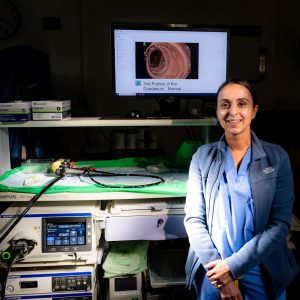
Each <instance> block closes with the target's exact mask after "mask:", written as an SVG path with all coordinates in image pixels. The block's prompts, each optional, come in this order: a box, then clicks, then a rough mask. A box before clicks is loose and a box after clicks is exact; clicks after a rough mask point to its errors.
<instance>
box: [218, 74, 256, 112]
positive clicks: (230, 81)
mask: <svg viewBox="0 0 300 300" xmlns="http://www.w3.org/2000/svg"><path fill="white" fill-rule="evenodd" d="M233 83H235V84H239V85H242V86H243V87H245V88H246V89H247V90H248V91H249V93H250V94H251V96H252V100H253V106H255V105H257V104H258V101H257V96H256V92H255V89H254V87H253V86H252V85H251V84H250V83H249V82H248V81H246V80H242V79H228V80H226V81H225V82H223V83H222V84H221V85H220V86H219V89H218V91H217V93H216V99H217V98H218V96H219V93H220V91H221V90H222V88H223V87H224V86H226V85H229V84H233Z"/></svg>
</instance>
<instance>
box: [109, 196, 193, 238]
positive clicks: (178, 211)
mask: <svg viewBox="0 0 300 300" xmlns="http://www.w3.org/2000/svg"><path fill="white" fill-rule="evenodd" d="M184 203H185V198H162V199H157V200H156V199H143V200H140V201H139V200H132V201H130V200H116V201H109V202H108V205H107V209H106V214H105V215H106V218H105V240H107V241H128V240H167V239H176V238H185V237H187V234H186V230H185V228H184V224H183V219H184Z"/></svg>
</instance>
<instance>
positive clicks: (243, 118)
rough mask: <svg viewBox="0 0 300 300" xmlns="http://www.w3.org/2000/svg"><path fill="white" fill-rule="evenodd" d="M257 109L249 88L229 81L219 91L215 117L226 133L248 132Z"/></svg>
mask: <svg viewBox="0 0 300 300" xmlns="http://www.w3.org/2000/svg"><path fill="white" fill-rule="evenodd" d="M257 109H258V106H257V105H255V106H253V99H252V96H251V94H250V92H249V90H248V89H247V88H245V87H244V86H242V85H240V84H236V83H230V84H228V85H226V86H224V87H223V88H222V90H221V91H220V92H219V95H218V99H217V118H218V121H219V122H220V125H221V126H222V127H223V129H224V130H225V133H227V134H231V135H238V134H241V133H245V132H248V133H250V124H251V121H252V120H253V119H254V118H255V115H256V112H257Z"/></svg>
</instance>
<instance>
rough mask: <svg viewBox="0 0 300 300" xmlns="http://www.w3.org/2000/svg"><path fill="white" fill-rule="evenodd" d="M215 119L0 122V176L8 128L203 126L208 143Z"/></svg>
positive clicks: (4, 168) (5, 163) (6, 158)
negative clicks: (210, 129)
mask: <svg viewBox="0 0 300 300" xmlns="http://www.w3.org/2000/svg"><path fill="white" fill-rule="evenodd" d="M216 125H217V119H216V118H213V117H211V118H199V119H163V118H161V119H125V118H124V119H112V118H70V119H65V120H51V121H27V122H0V174H2V173H4V172H6V171H8V170H10V168H11V164H10V149H9V135H8V129H9V128H43V127H135V126H157V127H159V126H170V127H176V126H177V127H178V126H203V137H204V138H203V139H204V143H208V142H209V135H210V134H209V128H210V126H216Z"/></svg>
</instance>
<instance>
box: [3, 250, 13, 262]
mask: <svg viewBox="0 0 300 300" xmlns="http://www.w3.org/2000/svg"><path fill="white" fill-rule="evenodd" d="M10 257H11V255H10V253H9V252H6V251H5V252H2V253H1V258H2V259H3V260H8V259H10Z"/></svg>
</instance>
